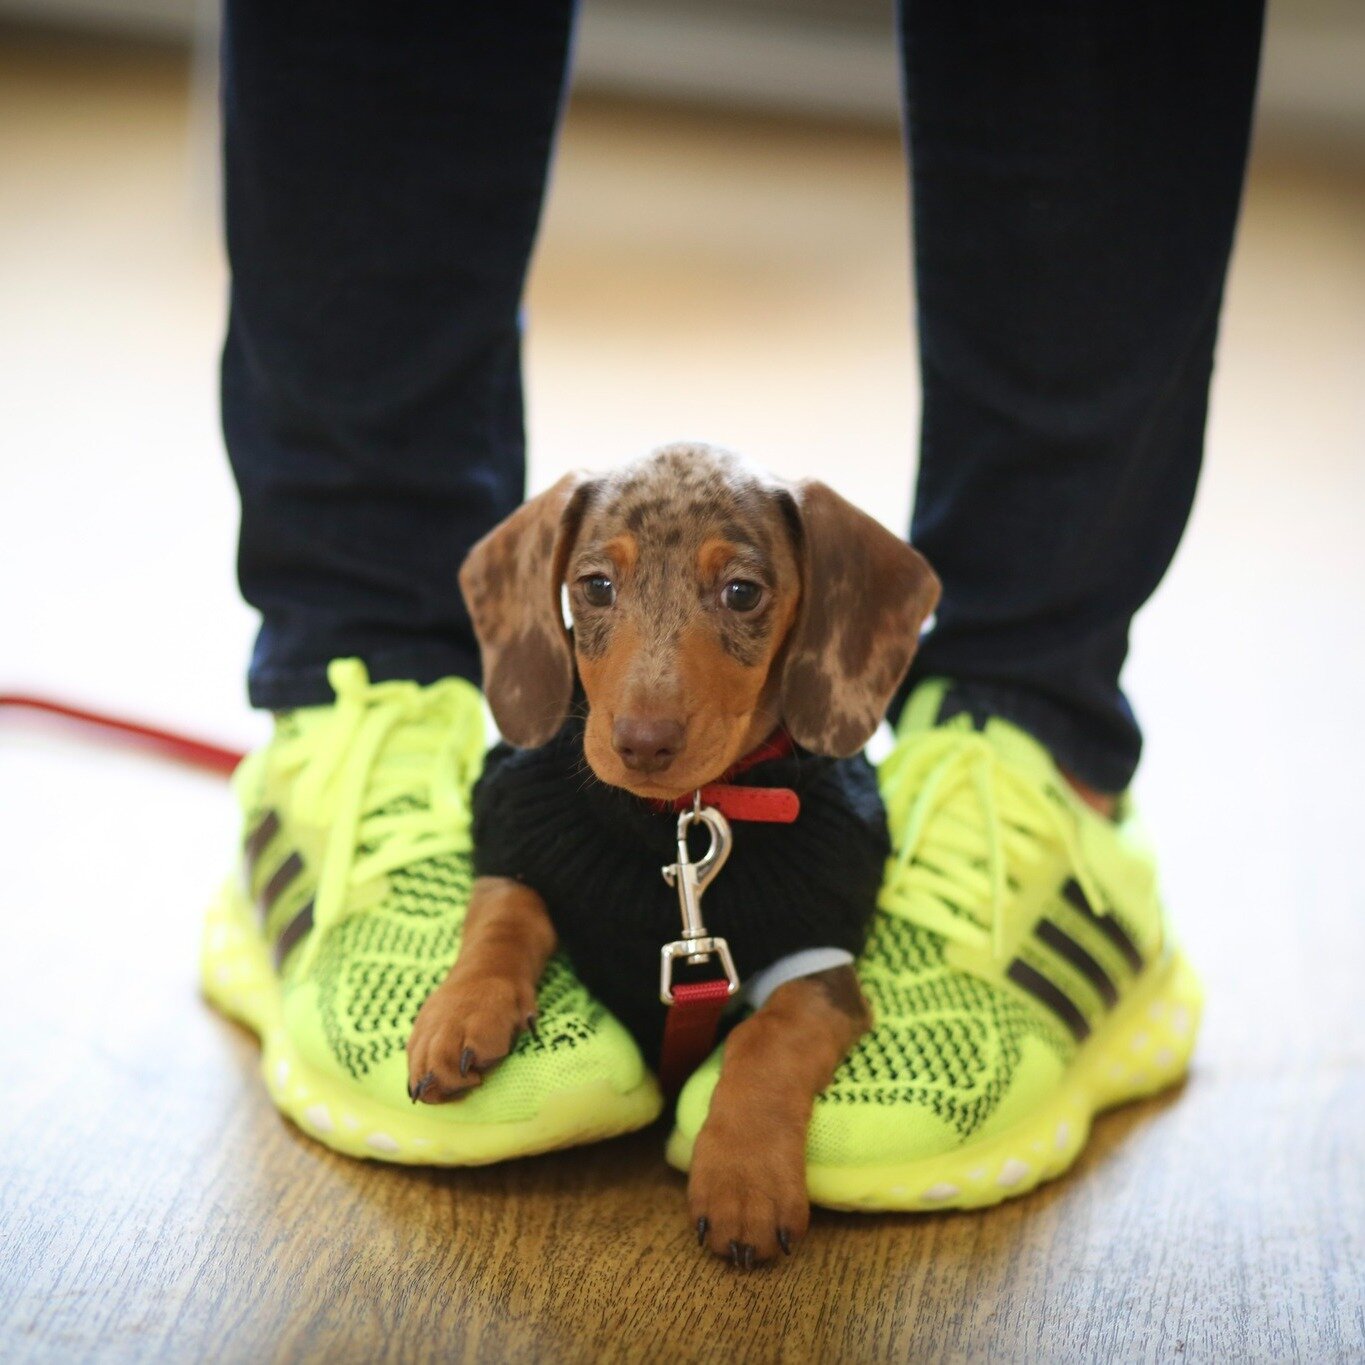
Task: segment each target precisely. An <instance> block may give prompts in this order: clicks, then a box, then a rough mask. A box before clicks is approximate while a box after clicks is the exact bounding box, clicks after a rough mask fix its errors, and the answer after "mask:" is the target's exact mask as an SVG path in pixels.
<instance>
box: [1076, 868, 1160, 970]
mask: <svg viewBox="0 0 1365 1365" xmlns="http://www.w3.org/2000/svg"><path fill="white" fill-rule="evenodd" d="M1062 897H1063V899H1064V900H1065V901H1066V902H1067V904H1068V905H1070V906H1072V907H1073V908H1074V909H1076V910H1079V911H1080V912H1081V914H1083V915H1084V916H1085V917H1086V919H1088V920H1089V921H1090V923H1091V924H1093V925H1094V926H1095V928H1096V929H1098V930H1099V931H1100V933H1102V934H1103V935H1104V936H1105V938H1107V939H1108V940H1109V942H1110V943H1112V944H1113V945H1114V947H1115V948H1117V949H1118V950H1119V952H1120V953H1122V954H1123V960H1124V961H1125V962H1126V963H1127V964H1128V965H1129V966H1130V967H1131V968H1132V969H1133V971H1134V972H1140V971H1141V970H1142V968H1143V967H1144V965H1145V963H1144V962H1143V959H1142V954H1141V953H1140V952H1138V947H1137V944H1136V943H1134V942H1133V940H1132V939H1131V938H1129V937H1128V935H1127V933H1126V932H1125V931H1124V928H1123V925H1121V924H1120V923H1119V922H1118V920H1116V919H1115V918H1114V917H1113V915H1099V914H1096V913H1095V909H1094V907H1093V906H1092V905H1091V904H1090V902H1089V901H1088V900H1086V898H1085V892H1084V891H1082V890H1081V887H1080V883H1079V882H1077V881H1074V880H1073V881H1069V882H1067V884H1066V885H1065V886H1064V887H1062Z"/></svg>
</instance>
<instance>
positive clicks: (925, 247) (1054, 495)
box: [670, 0, 1260, 1209]
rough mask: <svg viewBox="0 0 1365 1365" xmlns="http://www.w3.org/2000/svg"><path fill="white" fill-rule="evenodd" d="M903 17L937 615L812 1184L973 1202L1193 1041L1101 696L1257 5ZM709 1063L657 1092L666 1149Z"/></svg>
mask: <svg viewBox="0 0 1365 1365" xmlns="http://www.w3.org/2000/svg"><path fill="white" fill-rule="evenodd" d="M902 22H903V30H904V42H905V59H906V68H907V93H908V123H909V135H910V143H911V158H912V163H913V169H914V194H915V206H914V208H915V228H916V234H917V264H918V278H919V300H920V335H921V345H922V354H923V369H924V418H923V457H922V462H921V473H920V485H919V496H918V503H917V507H916V512H915V518H914V527H913V539H914V541H915V543H916V545H917V546H918V548H919V549H921V550H922V551H924V553H925V554H926V555H927V557H928V559H929V561H930V563H931V564H932V565H933V566H934V568H936V569H937V570H938V572H939V574H940V575H941V576H942V579H943V598H942V602H941V605H940V608H939V616H938V625H937V627H936V628H935V629H934V631H933V632H932V633H931V634H930V636H929V638H928V641H927V642H926V644H925V647H924V648H923V650H922V651H921V652H920V655H919V657H918V658H917V660H916V662H915V665H914V669H913V674H914V676H913V677H912V679H911V685H910V686H909V687H908V688H907V689H906V694H907V695H908V701H907V702H906V704H905V705H904V707H903V708H902V714H901V715H900V716H899V718H898V721H897V726H896V740H895V744H894V746H893V748H892V750H891V752H890V753H889V754H888V755H887V757H886V758H884V759H883V761H882V762H881V764H880V765H879V767H878V785H879V787H880V789H881V793H882V796H883V798H884V800H885V803H886V812H887V823H888V827H889V830H890V834H891V842H892V848H893V854H892V857H891V859H890V860H889V861H888V864H887V871H886V877H885V880H884V882H883V885H882V889H881V893H880V895H879V897H878V901H877V913H876V915H875V916H874V918H873V924H872V932H871V936H870V938H869V942H868V944H867V948H866V950H865V951H864V953H863V955H862V957H861V958H860V960H859V964H858V972H859V979H860V982H861V986H862V990H863V994H864V996H865V998H866V999H867V1001H868V1003H869V1004H870V1005H871V1007H872V1014H873V1018H874V1020H875V1023H874V1025H873V1028H872V1030H871V1031H870V1032H869V1033H868V1034H867V1035H866V1036H865V1037H864V1038H863V1039H862V1040H861V1041H860V1042H859V1043H858V1044H857V1045H856V1046H855V1047H854V1049H853V1050H852V1052H851V1053H850V1055H849V1057H848V1058H847V1059H846V1060H845V1062H844V1063H843V1065H842V1066H841V1067H840V1068H839V1070H838V1071H837V1072H836V1074H835V1077H834V1080H833V1082H832V1083H831V1085H830V1087H829V1088H828V1089H827V1090H826V1091H825V1092H824V1093H823V1094H821V1096H820V1097H819V1098H818V1099H817V1101H816V1104H815V1108H814V1112H813V1114H812V1117H811V1124H810V1129H809V1137H808V1141H807V1147H806V1156H807V1169H806V1183H807V1187H808V1189H809V1191H810V1195H811V1199H812V1201H813V1202H815V1203H823V1204H830V1205H832V1206H834V1207H836V1208H864V1209H943V1208H979V1207H982V1206H984V1205H987V1204H991V1203H994V1202H996V1201H998V1200H1000V1199H1005V1198H1009V1197H1011V1196H1013V1195H1017V1194H1021V1193H1023V1192H1024V1191H1025V1190H1029V1189H1032V1188H1033V1187H1034V1186H1035V1185H1037V1184H1038V1183H1039V1182H1040V1181H1042V1180H1047V1179H1051V1178H1052V1177H1054V1176H1056V1175H1059V1174H1060V1173H1061V1172H1062V1171H1064V1170H1066V1169H1067V1167H1069V1166H1070V1165H1071V1163H1072V1162H1073V1161H1074V1160H1075V1159H1076V1157H1077V1156H1078V1154H1079V1153H1080V1151H1081V1150H1082V1148H1083V1146H1084V1144H1085V1140H1086V1136H1087V1134H1088V1132H1089V1130H1090V1123H1091V1119H1092V1118H1093V1116H1094V1114H1096V1113H1097V1112H1099V1111H1100V1110H1101V1109H1105V1108H1108V1107H1111V1106H1113V1105H1115V1104H1119V1103H1123V1102H1125V1101H1127V1100H1132V1099H1137V1098H1139V1097H1141V1096H1145V1095H1151V1094H1154V1093H1156V1092H1157V1091H1159V1090H1162V1089H1165V1088H1166V1087H1168V1086H1171V1085H1173V1084H1175V1083H1177V1082H1178V1081H1179V1080H1180V1079H1181V1077H1182V1076H1183V1075H1184V1074H1185V1072H1186V1069H1187V1067H1188V1065H1189V1059H1190V1056H1191V1052H1192V1049H1193V1047H1194V1042H1195V1037H1196V1035H1197V1032H1198V1024H1199V1016H1200V1007H1201V1000H1202V997H1201V993H1200V988H1199V984H1198V981H1197V979H1196V978H1195V976H1194V974H1193V972H1192V970H1191V968H1190V967H1189V965H1188V963H1187V962H1186V960H1185V958H1184V956H1183V955H1182V953H1181V951H1180V949H1179V946H1178V943H1177V941H1176V940H1175V938H1174V935H1173V933H1172V931H1171V927H1170V924H1169V923H1168V920H1167V916H1166V913H1165V910H1164V908H1163V906H1162V903H1161V899H1160V896H1159V895H1158V893H1157V890H1156V887H1157V874H1156V867H1155V863H1154V859H1153V857H1152V854H1151V852H1150V851H1149V847H1148V843H1147V840H1146V838H1145V836H1144V835H1143V833H1142V831H1141V827H1140V824H1139V823H1138V820H1137V816H1136V812H1135V810H1134V808H1133V803H1132V801H1131V800H1130V799H1129V797H1128V795H1127V793H1126V791H1125V789H1126V787H1127V785H1128V781H1129V779H1130V778H1131V776H1132V773H1133V768H1134V765H1135V764H1136V761H1137V756H1138V733H1137V728H1136V726H1135V724H1134V722H1133V717H1132V715H1131V713H1130V711H1129V709H1128V707H1127V704H1126V703H1125V702H1124V700H1123V696H1122V694H1121V692H1120V691H1119V685H1118V675H1119V669H1120V667H1121V665H1122V663H1123V656H1124V652H1125V648H1126V644H1127V634H1128V623H1129V620H1130V619H1131V617H1132V614H1133V612H1134V611H1135V610H1136V609H1137V607H1138V606H1139V605H1140V604H1141V603H1142V602H1143V600H1144V599H1145V598H1146V597H1147V595H1148V594H1149V593H1150V592H1151V591H1152V589H1153V587H1155V585H1156V583H1157V581H1158V580H1159V578H1160V577H1161V574H1162V572H1163V571H1164V569H1165V568H1166V565H1167V563H1168V562H1169V560H1170V558H1171V555H1172V554H1173V553H1174V550H1175V546H1176V542H1177V541H1178V540H1179V538H1180V533H1181V531H1182V529H1183V527H1184V524H1185V517H1186V514H1187V513H1188V511H1189V506H1190V500H1191V497H1192V496H1193V491H1194V484H1195V479H1196V475H1197V473H1198V468H1199V460H1200V445H1201V439H1202V435H1203V426H1204V410H1205V404H1206V399H1207V390H1208V381H1209V373H1210V369H1211V365H1212V355H1213V343H1214V336H1215V332H1216V327H1217V320H1218V304H1219V298H1220V295H1221V292H1222V285H1223V274H1224V270H1225V267H1226V264H1227V257H1228V249H1229V245H1230V242H1231V237H1232V230H1233V224H1234V221H1235V219H1236V213H1237V204H1238V197H1239V192H1240V187H1241V181H1242V168H1243V162H1244V159H1245V153H1246V140H1247V128H1248V124H1249V121H1250V111H1251V98H1252V91H1253V89H1254V86H1255V72H1256V57H1257V48H1258V44H1259V35H1260V15H1259V13H1258V10H1257V6H1256V4H1255V3H1240V2H1239V3H1225V2H1224V0H1210V3H1209V4H1206V5H1199V6H1183V5H1182V6H1177V5H1175V4H1173V3H1166V0H1161V3H1157V4H1143V5H1141V6H1139V5H1136V4H1128V3H1125V0H1118V3H1117V4H1115V5H1109V6H1105V5H1102V4H1094V3H1091V0H1038V3H1035V4H1025V5H1019V4H1007V3H1005V0H996V3H993V4H991V3H987V4H977V5H962V4H958V3H954V2H953V0H903V4H902ZM1068 776H1070V777H1071V779H1072V780H1071V781H1068V780H1067V777H1068ZM1078 779H1079V781H1078ZM1080 784H1085V785H1088V786H1089V787H1091V788H1093V789H1096V790H1094V791H1091V792H1090V793H1089V794H1087V793H1085V791H1084V790H1083V788H1082V786H1081V785H1080ZM1102 793H1111V794H1116V793H1122V795H1116V796H1114V797H1113V799H1112V800H1110V801H1108V802H1105V801H1104V800H1102V799H1101V795H1100V794H1102ZM717 1073H718V1068H717V1067H716V1065H715V1063H714V1061H713V1063H712V1064H711V1065H710V1067H709V1069H706V1070H704V1071H702V1072H699V1073H698V1074H697V1076H695V1077H694V1078H693V1080H692V1082H690V1083H689V1085H688V1087H687V1088H686V1089H685V1090H684V1091H683V1093H682V1096H681V1098H680V1100H679V1104H678V1126H679V1133H678V1136H677V1137H676V1138H675V1140H674V1142H673V1143H672V1144H671V1147H670V1150H671V1151H672V1153H673V1154H674V1156H675V1158H677V1159H681V1158H682V1157H683V1156H684V1154H685V1153H686V1152H687V1151H688V1150H690V1148H689V1147H688V1140H689V1139H691V1138H694V1137H695V1135H696V1134H697V1133H698V1132H699V1129H700V1121H701V1119H702V1118H703V1117H704V1116H705V1113H706V1107H707V1104H708V1103H709V1099H710V1089H709V1087H711V1086H712V1085H714V1082H715V1077H716V1075H717Z"/></svg>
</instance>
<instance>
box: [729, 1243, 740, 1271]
mask: <svg viewBox="0 0 1365 1365" xmlns="http://www.w3.org/2000/svg"><path fill="white" fill-rule="evenodd" d="M730 1261H731V1264H733V1265H734V1266H736V1267H738V1266H739V1264H740V1260H739V1243H738V1242H731V1243H730Z"/></svg>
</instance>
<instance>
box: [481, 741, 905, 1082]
mask: <svg viewBox="0 0 1365 1365" xmlns="http://www.w3.org/2000/svg"><path fill="white" fill-rule="evenodd" d="M735 781H736V783H737V784H742V785H745V786H755V787H791V788H793V789H794V790H795V791H796V792H797V793H798V795H799V796H800V798H801V813H800V815H799V816H798V817H797V819H796V821H795V822H794V823H792V824H786V825H783V824H759V823H756V822H749V821H744V822H739V821H736V822H734V825H733V831H734V847H733V849H732V851H731V853H730V858H729V861H728V862H727V863H726V864H725V866H724V867H723V868H722V869H721V870H720V872H719V874H718V875H717V876H716V879H715V880H714V881H713V882H712V883H711V885H710V887H709V888H708V890H707V892H706V895H705V896H704V897H703V899H702V918H703V919H704V921H705V924H706V929H707V932H708V933H712V934H716V935H719V936H720V937H723V938H725V939H727V940H728V941H729V944H730V951H731V952H732V953H733V954H734V959H735V965H736V967H737V968H738V970H739V976H740V980H741V981H745V980H748V979H749V978H750V977H752V976H753V975H754V973H756V972H758V971H761V970H762V969H763V968H764V967H767V966H768V965H770V964H771V963H773V962H776V961H777V960H778V959H779V958H783V957H786V956H787V955H788V954H790V953H795V952H799V951H801V950H802V949H806V948H825V947H833V948H844V949H846V950H847V951H848V952H850V953H852V954H854V955H855V956H856V955H857V954H858V953H859V952H861V950H862V947H863V942H864V939H865V938H866V934H867V927H868V923H869V921H870V919H871V916H872V909H873V905H874V903H875V900H876V896H877V891H878V888H879V886H880V884H881V879H882V872H883V868H884V865H885V862H886V858H887V855H888V852H889V847H890V846H889V840H888V836H887V831H886V814H885V811H884V810H883V808H882V803H881V798H880V797H879V795H878V793H877V783H876V778H875V775H874V774H873V771H872V768H871V766H870V765H869V764H868V762H867V760H866V759H865V758H863V757H862V756H861V755H859V756H858V757H856V758H848V759H829V758H819V757H816V756H814V755H811V754H807V753H803V752H802V751H801V750H799V749H798V750H797V751H796V752H795V753H794V754H792V755H790V756H788V757H785V758H777V759H772V760H769V761H768V762H765V763H761V764H758V765H757V766H755V767H753V768H751V769H749V770H748V771H747V772H745V773H743V774H741V775H740V776H739V777H737V778H736V779H735ZM677 820H678V817H677V816H676V815H675V814H673V813H670V812H664V813H659V812H657V811H656V810H655V809H654V808H653V806H652V805H651V803H649V802H647V801H642V800H641V799H639V798H638V797H635V796H632V795H631V794H630V793H629V792H625V791H622V790H621V789H620V788H617V787H609V786H607V785H605V784H604V783H602V782H600V781H598V780H597V779H596V778H595V777H594V776H593V775H592V772H591V769H589V768H588V766H587V762H586V760H585V759H584V757H583V720H582V718H581V717H579V718H575V719H573V720H571V721H569V723H568V724H566V725H565V726H564V728H563V729H562V730H561V731H560V732H559V734H558V735H556V736H555V738H554V739H553V740H551V741H550V743H549V744H546V745H544V746H543V747H541V748H539V749H513V748H511V747H510V746H508V745H506V744H499V745H498V746H497V747H496V748H494V749H493V750H492V752H491V753H490V754H489V755H488V759H487V762H486V763H485V766H484V772H483V776H482V777H481V778H480V779H479V783H478V786H477V787H476V788H475V790H474V867H475V871H476V872H477V873H478V875H480V876H490V877H511V878H514V879H515V880H517V881H519V882H523V883H525V884H526V885H527V886H530V887H531V888H533V889H534V890H535V891H537V892H539V893H540V895H541V896H542V897H543V898H544V900H545V903H546V905H547V906H548V907H549V912H550V917H551V919H552V920H553V921H554V926H555V929H556V931H557V932H558V934H559V940H560V943H561V945H562V947H563V948H564V951H565V952H566V953H567V954H568V957H569V960H570V961H571V962H572V963H573V966H574V970H575V971H576V972H577V973H578V976H579V978H580V979H581V980H582V982H583V984H584V985H585V986H587V987H588V989H589V990H590V991H592V993H593V994H594V995H595V996H596V997H597V998H598V1000H600V1001H601V1002H602V1003H603V1004H604V1005H606V1006H607V1008H608V1009H610V1010H611V1011H612V1013H614V1014H615V1015H616V1017H617V1018H618V1019H620V1020H621V1022H622V1023H623V1024H625V1025H626V1027H627V1028H628V1029H629V1030H630V1031H631V1033H632V1034H633V1035H634V1036H635V1039H636V1041H637V1042H638V1043H639V1044H640V1047H641V1049H642V1050H643V1051H644V1054H645V1057H646V1059H647V1060H649V1061H650V1062H651V1063H653V1062H654V1061H655V1060H656V1059H657V1057H658V1050H659V1044H660V1041H661V1039H662V1036H663V1022H664V1014H665V1007H664V1006H663V1005H662V1004H661V1003H660V1001H659V994H658V990H659V948H660V947H661V946H662V945H663V944H664V943H668V942H670V941H672V940H673V939H676V938H680V937H681V936H682V921H681V918H680V915H679V910H678V894H677V892H676V891H675V890H674V889H673V888H672V887H670V886H669V885H668V884H667V883H666V882H665V881H664V879H663V876H662V875H661V872H660V869H661V868H662V867H663V866H664V865H665V864H667V863H672V862H675V861H676V859H677V845H676V838H677V833H676V832H677ZM705 840H706V834H705V831H701V832H700V833H699V834H698V837H697V844H696V846H695V848H694V851H693V856H694V857H700V856H701V854H702V853H703V852H704V850H705ZM678 966H679V974H678V979H679V980H688V979H689V976H691V977H695V976H696V975H697V973H696V972H695V971H691V970H690V969H688V968H686V967H685V966H684V964H682V963H681V962H680V963H679V964H678ZM716 972H717V968H716V967H715V966H713V965H711V964H708V966H707V968H705V969H702V970H701V971H700V975H701V976H702V977H713V976H715V975H716Z"/></svg>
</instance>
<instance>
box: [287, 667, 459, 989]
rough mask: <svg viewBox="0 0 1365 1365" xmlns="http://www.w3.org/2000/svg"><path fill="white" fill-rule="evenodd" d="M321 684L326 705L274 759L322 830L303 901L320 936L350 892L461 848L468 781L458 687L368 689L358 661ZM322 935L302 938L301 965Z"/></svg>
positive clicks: (344, 912) (346, 905) (301, 808)
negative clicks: (328, 697) (327, 691)
mask: <svg viewBox="0 0 1365 1365" xmlns="http://www.w3.org/2000/svg"><path fill="white" fill-rule="evenodd" d="M327 679H328V682H329V683H330V684H331V686H332V689H333V690H334V691H335V693H336V702H335V704H334V705H333V706H331V707H329V708H328V712H327V714H326V715H324V716H322V717H320V718H319V720H318V722H317V728H316V729H314V728H312V727H309V728H308V729H307V730H306V731H305V732H304V733H303V734H301V735H300V736H299V737H298V738H296V739H293V740H288V741H285V744H284V745H283V746H282V753H281V764H282V766H283V767H284V768H285V769H286V771H287V770H288V769H289V767H291V766H293V765H294V764H297V771H298V781H297V784H296V786H295V800H296V803H297V810H298V813H299V816H300V818H301V819H303V820H305V821H307V822H309V823H310V824H314V825H316V826H319V827H324V828H326V829H327V837H326V842H325V844H324V848H323V856H322V863H321V866H320V868H319V870H318V882H317V889H316V891H315V893H314V898H313V922H314V925H315V927H316V929H318V930H320V931H325V930H326V929H328V928H331V927H334V926H336V925H337V924H339V923H341V921H342V920H344V919H346V918H348V917H349V916H350V915H351V914H354V913H355V912H356V908H355V901H356V899H357V898H356V897H354V895H353V894H352V893H353V892H354V891H355V890H356V889H357V888H360V887H363V886H365V885H366V884H368V883H372V882H374V881H376V880H377V879H379V878H381V877H384V876H386V875H387V874H388V873H390V872H393V871H396V870H398V869H400V868H404V867H409V866H411V865H412V864H413V863H416V862H419V861H422V860H425V859H429V858H435V857H439V856H441V855H444V854H450V853H467V852H468V851H469V850H470V848H471V847H472V838H471V833H470V809H469V798H468V792H469V787H470V784H471V782H472V780H473V778H474V775H475V774H474V772H473V771H471V770H470V768H471V765H470V763H469V760H468V753H469V748H470V745H469V739H468V732H467V726H468V724H469V721H470V709H471V702H470V697H469V691H468V684H466V683H464V682H461V681H459V680H456V679H449V680H445V681H442V682H437V683H432V684H429V685H427V686H420V685H418V684H417V683H413V682H384V683H371V682H370V681H369V677H368V675H367V674H366V671H365V666H364V665H363V664H362V663H361V662H360V661H359V660H358V659H338V660H335V661H333V663H332V664H331V665H330V667H329V668H328V671H327ZM480 748H481V746H480ZM323 937H324V933H322V932H315V933H313V934H311V935H309V939H308V942H307V943H306V944H305V945H304V948H303V954H304V957H303V963H304V965H305V966H306V964H307V963H308V962H309V961H310V960H311V959H312V957H313V955H314V953H315V952H316V948H317V945H318V944H319V943H320V942H321V940H322V939H323Z"/></svg>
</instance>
